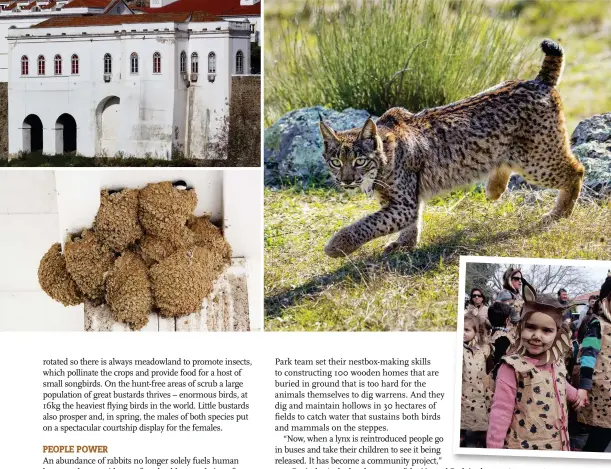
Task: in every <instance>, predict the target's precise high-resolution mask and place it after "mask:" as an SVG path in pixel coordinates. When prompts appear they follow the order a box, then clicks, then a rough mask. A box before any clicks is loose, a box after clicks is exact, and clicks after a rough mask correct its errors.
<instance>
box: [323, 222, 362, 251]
mask: <svg viewBox="0 0 611 469" xmlns="http://www.w3.org/2000/svg"><path fill="white" fill-rule="evenodd" d="M359 247H360V244H359V243H358V242H357V241H356V240H355V239H354V235H353V234H352V233H351V232H350V230H348V229H347V228H342V229H341V230H339V231H338V232H337V233H335V234H334V235H333V237H332V238H331V239H330V240H329V242H328V243H327V245H326V246H325V254H326V255H327V256H329V257H342V256H347V255H348V254H351V253H353V252H354V251H356V250H357V249H358V248H359Z"/></svg>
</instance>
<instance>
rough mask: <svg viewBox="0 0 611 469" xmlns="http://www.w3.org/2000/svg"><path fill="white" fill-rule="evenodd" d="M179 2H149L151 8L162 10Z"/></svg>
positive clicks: (160, 0)
mask: <svg viewBox="0 0 611 469" xmlns="http://www.w3.org/2000/svg"><path fill="white" fill-rule="evenodd" d="M177 1H179V0H151V1H150V4H151V8H162V7H165V6H168V5H170V4H171V3H175V2H177Z"/></svg>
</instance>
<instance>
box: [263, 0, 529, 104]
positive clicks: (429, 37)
mask: <svg viewBox="0 0 611 469" xmlns="http://www.w3.org/2000/svg"><path fill="white" fill-rule="evenodd" d="M305 14H307V16H308V17H309V21H307V22H304V23H301V24H298V25H297V26H296V27H294V28H290V27H288V24H287V25H286V27H280V28H279V30H280V31H278V30H275V31H272V32H271V33H270V34H278V32H279V33H280V38H279V39H276V40H273V41H272V40H270V41H268V42H267V43H268V44H270V47H271V49H272V51H271V57H274V58H276V57H282V59H283V60H282V61H280V62H278V61H276V62H274V63H272V62H271V61H268V63H267V65H268V66H267V67H266V84H267V86H266V90H267V89H269V90H270V92H269V93H266V105H271V106H272V107H277V108H278V109H281V110H283V111H286V110H290V109H295V108H299V107H305V106H312V105H316V104H325V105H327V106H329V107H331V108H334V109H339V110H341V109H344V108H347V107H354V108H357V109H366V110H368V111H369V112H371V113H372V114H375V115H381V114H382V113H383V112H384V111H385V110H386V109H388V108H390V107H393V106H403V107H406V108H408V109H410V110H412V111H417V110H420V109H422V108H424V107H433V106H438V105H442V104H446V103H448V102H452V101H456V100H458V99H461V98H463V97H464V96H468V95H471V94H474V93H477V92H479V91H481V90H483V89H485V88H487V87H489V86H490V84H495V83H497V82H499V81H501V80H502V78H504V77H507V76H516V74H517V72H518V70H519V65H520V64H522V63H524V62H525V59H526V57H525V56H524V54H523V53H522V51H523V50H524V44H523V43H521V42H520V41H515V40H513V38H512V35H513V30H514V28H515V23H514V22H509V21H505V20H503V19H500V18H495V17H490V16H489V15H487V14H486V10H485V4H484V3H482V2H480V1H472V0H465V1H461V2H455V1H450V0H387V1H386V2H384V6H383V8H381V4H380V3H378V2H362V3H360V4H358V3H355V2H350V1H341V2H338V3H337V4H336V5H335V8H333V9H330V8H328V7H327V6H326V5H325V4H324V3H317V2H315V3H314V4H313V6H311V7H309V8H308V9H306V12H305V13H304V15H305ZM304 21H305V19H304ZM268 37H270V36H268ZM467 58H468V60H466V59H467ZM402 70H403V72H400V71H402ZM304 71H307V80H304V79H303V78H304Z"/></svg>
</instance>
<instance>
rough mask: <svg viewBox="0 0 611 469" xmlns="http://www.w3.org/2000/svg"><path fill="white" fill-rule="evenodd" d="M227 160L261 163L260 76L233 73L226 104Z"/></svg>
mask: <svg viewBox="0 0 611 469" xmlns="http://www.w3.org/2000/svg"><path fill="white" fill-rule="evenodd" d="M229 163H230V164H231V165H232V166H260V165H261V76H260V75H242V76H239V75H237V76H233V77H232V83H231V103H230V104H229Z"/></svg>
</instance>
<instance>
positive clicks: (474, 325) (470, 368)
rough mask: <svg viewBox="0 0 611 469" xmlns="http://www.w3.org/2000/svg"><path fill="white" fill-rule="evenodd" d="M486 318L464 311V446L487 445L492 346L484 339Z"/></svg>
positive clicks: (461, 440) (477, 446)
mask: <svg viewBox="0 0 611 469" xmlns="http://www.w3.org/2000/svg"><path fill="white" fill-rule="evenodd" d="M485 321H486V319H485V318H483V317H482V316H480V315H474V314H472V313H467V314H465V326H464V334H463V364H462V408H461V414H460V415H461V422H460V445H461V446H465V447H475V448H484V447H485V446H486V430H487V429H488V411H489V409H490V390H489V389H490V386H489V375H488V373H489V372H490V369H491V365H492V363H491V359H492V349H491V347H490V345H489V344H488V343H487V340H486V339H487V330H486V327H485Z"/></svg>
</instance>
